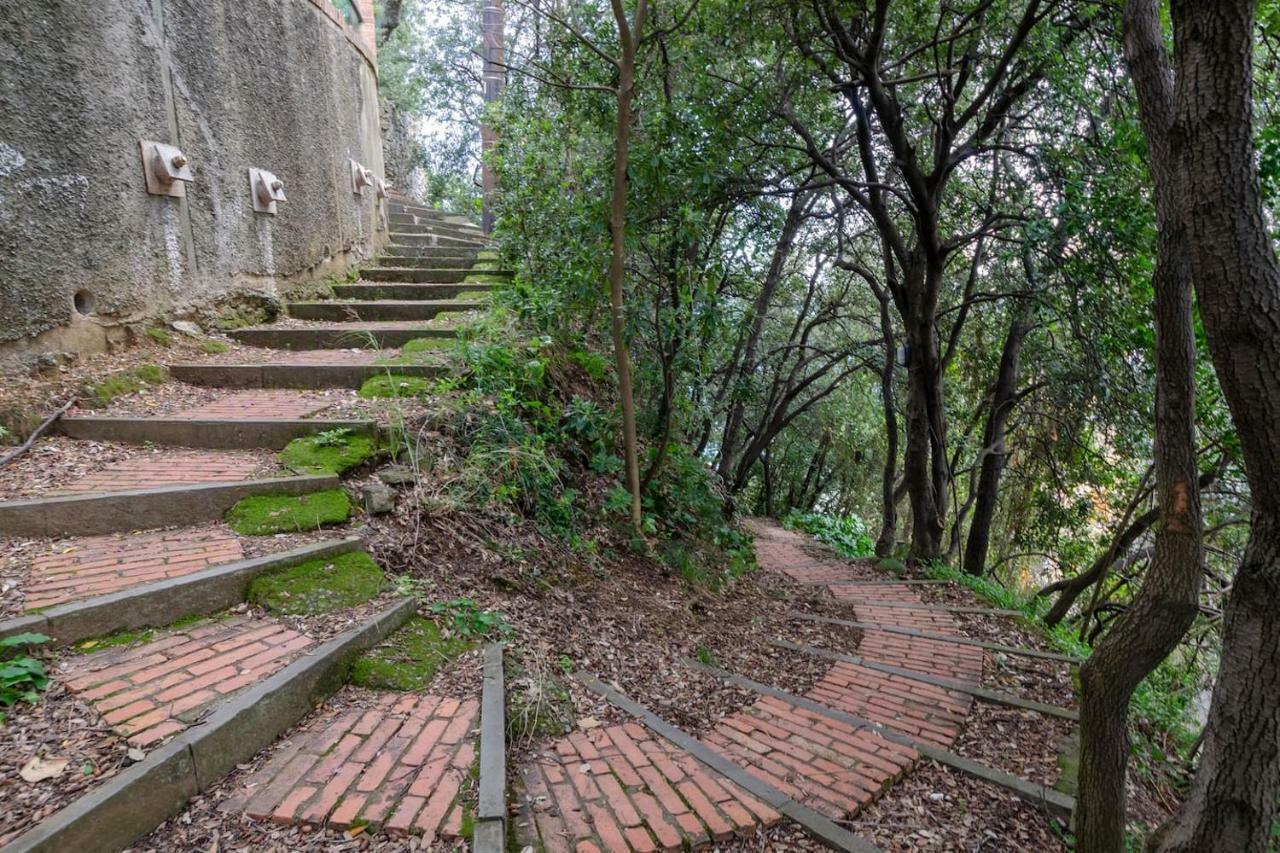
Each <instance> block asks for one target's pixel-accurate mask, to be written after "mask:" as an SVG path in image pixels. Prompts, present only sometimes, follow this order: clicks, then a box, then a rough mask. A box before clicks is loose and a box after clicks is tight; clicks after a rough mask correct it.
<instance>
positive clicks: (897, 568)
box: [876, 557, 907, 575]
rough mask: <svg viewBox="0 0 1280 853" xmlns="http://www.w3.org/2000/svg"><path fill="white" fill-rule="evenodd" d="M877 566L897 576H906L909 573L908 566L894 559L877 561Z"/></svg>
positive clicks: (887, 558)
mask: <svg viewBox="0 0 1280 853" xmlns="http://www.w3.org/2000/svg"><path fill="white" fill-rule="evenodd" d="M876 566H877V567H878V568H881V569H884V570H885V571H886V572H892V573H893V574H895V575H901V574H905V573H906V571H907V564H906V563H904V562H902V561H901V560H895V559H894V558H893V557H881V558H880V559H879V560H876Z"/></svg>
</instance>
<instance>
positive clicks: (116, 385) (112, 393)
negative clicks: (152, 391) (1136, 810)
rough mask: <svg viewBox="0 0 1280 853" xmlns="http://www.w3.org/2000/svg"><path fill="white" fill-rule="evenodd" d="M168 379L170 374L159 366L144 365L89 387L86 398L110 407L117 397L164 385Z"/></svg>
mask: <svg viewBox="0 0 1280 853" xmlns="http://www.w3.org/2000/svg"><path fill="white" fill-rule="evenodd" d="M168 378H169V372H168V371H167V370H165V369H164V368H163V367H161V366H159V365H158V364H144V365H142V366H141V367H138V368H135V369H134V370H130V371H124V372H122V373H115V374H112V375H111V376H108V377H107V378H106V379H104V380H102V381H101V382H99V383H97V384H96V385H91V386H89V387H88V389H87V390H86V391H85V396H88V397H91V398H92V399H93V401H94V402H95V403H96V404H97V405H99V406H108V405H110V404H111V401H112V400H115V399H116V398H117V397H123V396H124V395H126V394H135V393H137V392H138V391H141V390H142V388H143V387H144V386H146V385H160V384H163V383H164V382H166V381H167V380H168Z"/></svg>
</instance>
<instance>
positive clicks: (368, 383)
mask: <svg viewBox="0 0 1280 853" xmlns="http://www.w3.org/2000/svg"><path fill="white" fill-rule="evenodd" d="M430 388H431V380H430V379H427V378H426V377H424V376H400V375H397V374H394V373H393V374H391V375H387V374H385V373H380V374H378V375H377V376H370V377H369V378H368V379H367V380H365V383H364V384H363V385H361V386H360V396H361V397H362V398H364V399H366V400H368V399H371V398H374V397H416V396H418V395H419V394H425V393H426V392H427V390H428V389H430Z"/></svg>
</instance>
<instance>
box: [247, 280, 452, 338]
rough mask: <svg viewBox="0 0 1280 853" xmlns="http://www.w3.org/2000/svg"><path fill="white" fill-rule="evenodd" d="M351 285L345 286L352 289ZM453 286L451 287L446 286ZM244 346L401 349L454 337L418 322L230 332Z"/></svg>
mask: <svg viewBox="0 0 1280 853" xmlns="http://www.w3.org/2000/svg"><path fill="white" fill-rule="evenodd" d="M350 286H352V285H343V287H350ZM446 286H450V287H451V286H452V285H446ZM228 334H229V335H230V336H231V337H233V338H235V339H236V340H237V341H239V342H240V343H242V344H247V345H249V346H255V347H270V348H273V349H289V350H322V349H350V348H352V347H360V348H376V349H398V348H399V347H402V346H404V345H405V344H406V343H408V342H409V341H411V340H413V339H414V338H452V337H454V336H455V331H454V330H453V329H450V328H440V327H432V326H422V325H419V324H417V323H339V324H327V325H326V324H316V325H313V326H249V327H247V328H243V329H236V330H235V331H232V332H228Z"/></svg>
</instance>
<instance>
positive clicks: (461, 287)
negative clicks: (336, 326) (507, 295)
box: [333, 281, 496, 300]
mask: <svg viewBox="0 0 1280 853" xmlns="http://www.w3.org/2000/svg"><path fill="white" fill-rule="evenodd" d="M495 286H496V285H492V284H480V283H476V284H465V283H462V282H458V283H456V284H413V283H408V282H394V281H388V282H379V283H377V284H340V285H338V286H337V287H335V288H334V289H333V295H334V296H336V297H338V298H339V299H390V300H415V299H422V300H433V299H434V300H439V299H453V298H455V297H456V296H457V295H458V294H460V293H489V292H491V291H493V289H494V288H495Z"/></svg>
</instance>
